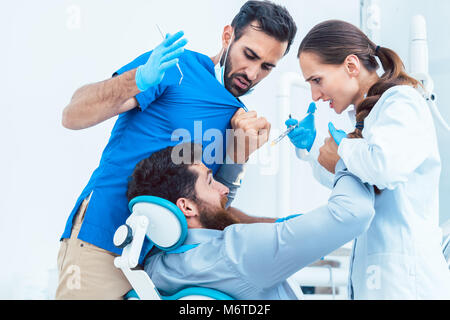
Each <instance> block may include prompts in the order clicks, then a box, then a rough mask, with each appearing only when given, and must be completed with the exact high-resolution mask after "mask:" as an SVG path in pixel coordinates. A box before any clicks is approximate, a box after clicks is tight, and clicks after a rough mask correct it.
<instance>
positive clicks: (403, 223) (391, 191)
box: [296, 86, 450, 299]
mask: <svg viewBox="0 0 450 320" xmlns="http://www.w3.org/2000/svg"><path fill="white" fill-rule="evenodd" d="M349 115H350V117H351V118H353V121H354V113H353V114H351V113H350V114H349ZM363 137H364V139H343V140H342V141H341V143H340V145H339V149H338V154H339V156H340V157H341V158H342V160H343V161H344V163H345V165H346V166H347V168H348V170H349V171H350V172H352V173H353V174H355V175H356V176H358V177H359V178H360V179H361V180H362V181H363V182H366V183H369V184H371V185H376V186H377V187H378V188H379V189H380V190H382V193H381V194H380V195H377V196H376V199H375V217H374V219H373V221H372V223H371V225H370V227H369V229H368V230H367V231H366V232H365V233H363V234H362V235H360V236H359V237H358V238H357V239H355V241H354V244H353V251H352V256H351V261H350V275H349V295H350V298H353V299H450V271H449V268H448V266H447V263H446V261H445V259H444V256H443V253H442V249H441V241H442V232H441V229H440V228H439V176H440V172H441V161H440V156H439V151H438V143H437V139H436V130H435V127H434V123H433V119H432V117H431V113H430V111H429V108H428V106H427V104H426V101H425V100H424V99H423V98H422V96H421V95H420V93H419V92H418V91H417V90H415V89H413V88H412V87H409V86H396V87H393V88H390V89H389V90H387V91H386V92H385V93H384V94H383V95H382V96H381V98H380V99H379V101H378V102H377V104H376V105H375V106H374V108H373V109H372V111H371V112H370V114H369V115H368V116H367V118H366V119H365V121H364V129H363ZM322 144H323V139H321V138H317V139H316V141H315V143H314V145H313V147H312V149H311V151H310V152H309V153H307V152H306V151H304V150H300V149H297V150H296V151H297V152H296V153H297V156H298V157H299V158H300V159H303V160H309V162H310V163H311V165H312V168H313V172H314V176H315V177H316V179H317V180H318V181H319V182H321V183H322V184H323V185H325V186H328V187H331V182H332V177H333V175H332V174H330V173H329V172H328V171H326V170H325V169H324V168H323V167H321V166H320V164H318V162H317V156H318V153H319V148H320V146H321V145H322Z"/></svg>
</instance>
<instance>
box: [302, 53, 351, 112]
mask: <svg viewBox="0 0 450 320" xmlns="http://www.w3.org/2000/svg"><path fill="white" fill-rule="evenodd" d="M299 60H300V68H301V70H302V73H303V77H304V78H305V80H306V81H307V82H309V83H310V85H311V94H312V99H313V100H314V101H319V100H323V101H324V102H329V103H330V108H332V109H334V111H335V112H336V113H337V114H341V113H342V112H343V111H344V110H345V109H347V107H348V106H350V105H351V104H353V103H354V101H355V98H356V96H357V94H358V91H359V86H358V82H357V81H356V79H355V78H354V77H352V76H351V75H350V74H349V72H348V69H347V68H346V65H345V63H343V64H342V65H331V64H324V63H322V62H321V60H320V58H319V57H318V56H317V55H316V54H314V53H310V52H302V53H301V54H300V58H299Z"/></svg>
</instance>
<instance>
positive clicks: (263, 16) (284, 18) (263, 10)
mask: <svg viewBox="0 0 450 320" xmlns="http://www.w3.org/2000/svg"><path fill="white" fill-rule="evenodd" d="M253 21H257V22H258V23H259V28H258V30H261V31H263V32H264V33H266V34H268V35H269V36H271V37H274V38H275V39H277V40H278V41H280V42H285V41H287V43H288V46H287V48H286V52H285V53H284V54H287V53H288V52H289V48H290V47H291V44H292V42H293V41H294V37H295V34H296V33H297V26H296V25H295V22H294V20H293V19H292V17H291V15H290V14H289V12H288V11H287V10H286V8H285V7H282V6H280V5H278V4H275V3H272V2H270V1H247V2H246V3H245V4H244V5H243V6H242V7H241V9H240V11H239V13H238V14H237V15H236V16H235V17H234V19H233V21H232V22H231V26H232V27H233V29H234V36H235V40H238V39H239V38H240V37H241V36H242V35H243V34H244V29H245V28H246V27H247V26H249V25H250V23H252V22H253Z"/></svg>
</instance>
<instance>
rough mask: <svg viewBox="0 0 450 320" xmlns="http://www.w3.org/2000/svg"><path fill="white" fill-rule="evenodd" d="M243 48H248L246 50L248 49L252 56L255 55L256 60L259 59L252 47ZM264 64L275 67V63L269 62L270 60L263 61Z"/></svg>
mask: <svg viewBox="0 0 450 320" xmlns="http://www.w3.org/2000/svg"><path fill="white" fill-rule="evenodd" d="M245 50H248V51H250V53H251V54H252V55H253V57H255V58H256V59H258V60H260V59H261V57H260V56H258V54H256V52H255V51H253V50H252V49H250V48H249V47H245ZM264 64H265V65H266V66H270V67H273V68H275V67H276V65H275V64H273V63H270V62H264Z"/></svg>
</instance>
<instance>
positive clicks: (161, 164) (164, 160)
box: [127, 143, 201, 203]
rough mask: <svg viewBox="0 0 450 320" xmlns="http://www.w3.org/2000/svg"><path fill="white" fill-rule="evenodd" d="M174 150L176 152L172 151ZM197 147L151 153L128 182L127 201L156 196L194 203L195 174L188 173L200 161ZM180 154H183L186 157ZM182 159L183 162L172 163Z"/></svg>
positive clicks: (193, 145)
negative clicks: (187, 200)
mask: <svg viewBox="0 0 450 320" xmlns="http://www.w3.org/2000/svg"><path fill="white" fill-rule="evenodd" d="M175 148H176V149H175ZM199 150H200V151H201V145H195V144H193V143H185V144H182V145H177V146H175V147H167V148H165V149H162V150H159V151H157V152H154V153H153V154H152V155H151V156H150V157H148V158H146V159H144V160H141V161H140V162H139V163H138V164H137V165H136V167H135V169H134V171H133V174H132V175H131V177H130V178H129V181H128V191H127V197H128V201H130V200H131V199H133V198H135V197H137V196H142V195H148V196H156V197H160V198H164V199H166V200H169V201H171V202H173V203H176V201H177V199H178V198H187V199H191V200H196V193H195V183H196V181H197V178H198V174H197V173H196V172H195V171H194V170H191V169H189V167H190V166H191V165H192V164H193V163H198V161H201V152H200V155H199V152H198V151H199ZM189 152H190V155H189V154H183V153H189ZM174 157H176V158H177V159H179V158H182V159H184V160H185V161H184V162H181V163H180V161H174V160H177V159H174Z"/></svg>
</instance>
